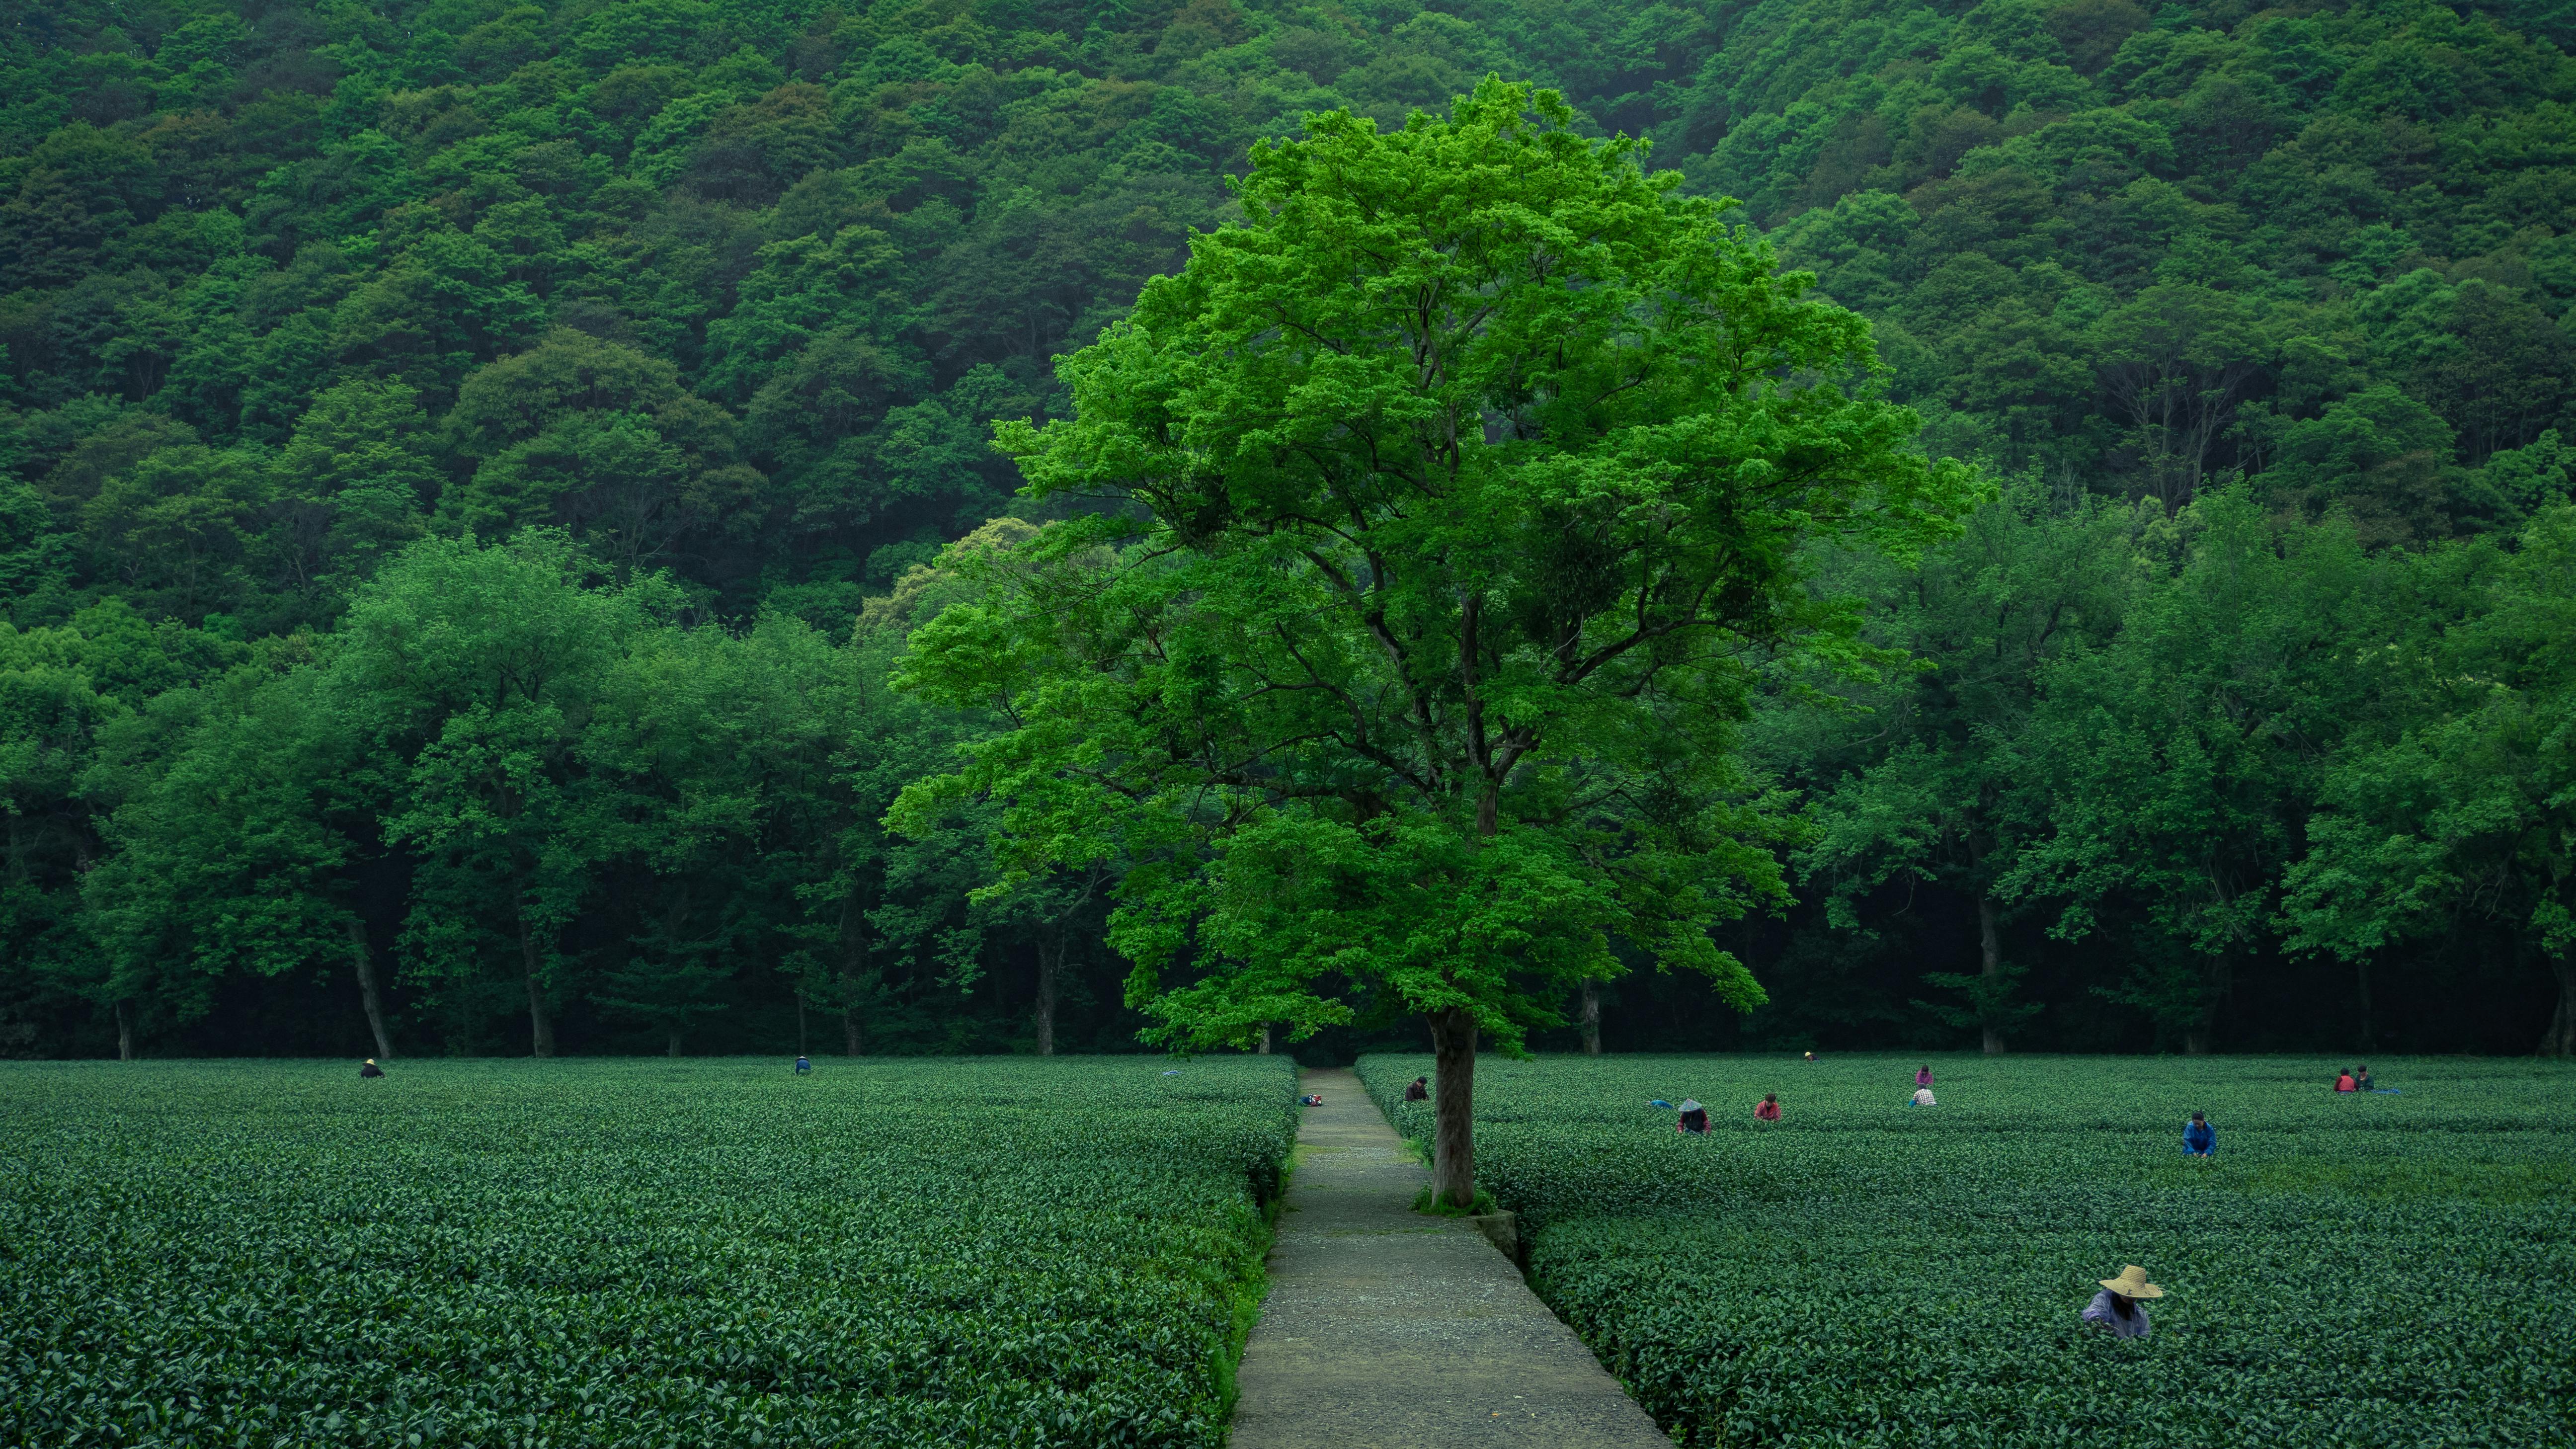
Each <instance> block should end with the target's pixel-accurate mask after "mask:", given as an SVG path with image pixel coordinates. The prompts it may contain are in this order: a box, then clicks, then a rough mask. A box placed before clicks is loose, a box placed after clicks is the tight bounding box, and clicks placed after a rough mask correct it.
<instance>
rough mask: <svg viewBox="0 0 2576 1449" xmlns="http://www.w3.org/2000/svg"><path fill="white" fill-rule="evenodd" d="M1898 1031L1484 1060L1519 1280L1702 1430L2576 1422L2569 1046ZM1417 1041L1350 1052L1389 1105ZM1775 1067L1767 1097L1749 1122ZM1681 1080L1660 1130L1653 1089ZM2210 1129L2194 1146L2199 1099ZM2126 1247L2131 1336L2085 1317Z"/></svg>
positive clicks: (2517, 1430) (1966, 1432) (1889, 1440)
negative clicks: (1950, 1051) (1845, 1043)
mask: <svg viewBox="0 0 2576 1449" xmlns="http://www.w3.org/2000/svg"><path fill="white" fill-rule="evenodd" d="M1925 1064H1926V1063H1925V1062H1924V1060H1923V1059H1921V1058H1905V1059H1897V1058H1892V1057H1878V1058H1842V1059H1832V1058H1829V1059H1826V1060H1824V1061H1820V1062H1817V1063H1814V1064H1809V1063H1805V1062H1801V1061H1798V1060H1795V1059H1788V1060H1779V1059H1769V1058H1750V1057H1613V1058H1604V1059H1599V1060H1584V1059H1570V1060H1561V1059H1548V1060H1545V1061H1529V1062H1509V1061H1495V1060H1488V1061H1484V1062H1480V1063H1479V1064H1478V1073H1477V1091H1478V1099H1479V1113H1478V1123H1477V1133H1476V1143H1477V1161H1478V1171H1479V1176H1480V1178H1481V1180H1482V1181H1483V1183H1484V1184H1485V1185H1486V1186H1488V1187H1489V1188H1490V1189H1491V1190H1492V1191H1493V1192H1494V1194H1495V1195H1496V1197H1497V1198H1498V1199H1499V1200H1500V1202H1501V1203H1502V1205H1504V1206H1506V1207H1510V1208H1514V1209H1517V1210H1519V1211H1520V1212H1521V1213H1523V1214H1524V1215H1525V1225H1526V1226H1527V1227H1529V1228H1530V1229H1532V1230H1533V1233H1532V1243H1531V1252H1530V1261H1531V1275H1532V1278H1533V1281H1534V1284H1535V1286H1536V1287H1537V1288H1538V1289H1539V1291H1540V1292H1541V1294H1542V1295H1543V1296H1545V1297H1546V1298H1547V1299H1548V1301H1549V1302H1550V1303H1551V1304H1552V1305H1553V1306H1554V1307H1555V1308H1556V1309H1557V1311H1558V1312H1559V1313H1561V1314H1562V1315H1564V1317H1565V1318H1566V1320H1567V1321H1568V1322H1569V1323H1571V1324H1572V1325H1573V1326H1574V1327H1575V1330H1576V1331H1577V1332H1578V1333H1580V1334H1581V1335H1582V1336H1583V1337H1584V1339H1585V1340H1586V1341H1587V1342H1588V1343H1590V1344H1591V1345H1592V1347H1593V1349H1594V1351H1595V1352H1596V1353H1598V1354H1599V1355H1600V1356H1601V1358H1602V1361H1603V1362H1604V1363H1606V1364H1608V1365H1609V1366H1610V1368H1611V1369H1612V1371H1613V1372H1615V1373H1617V1374H1618V1375H1619V1376H1620V1377H1621V1378H1622V1379H1623V1380H1624V1381H1625V1382H1626V1383H1627V1384H1628V1385H1629V1386H1630V1388H1631V1390H1632V1392H1634V1393H1635V1394H1636V1395H1637V1397H1638V1399H1639V1401H1640V1402H1641V1403H1643V1404H1644V1405H1645V1406H1646V1407H1647V1409H1648V1410H1649V1411H1650V1412H1651V1413H1653V1414H1654V1415H1655V1416H1656V1418H1657V1419H1658V1420H1659V1421H1660V1422H1661V1423H1663V1424H1665V1425H1666V1426H1668V1427H1673V1428H1676V1429H1677V1430H1678V1431H1679V1434H1680V1437H1681V1438H1682V1440H1683V1441H1684V1442H1686V1443H1689V1444H1694V1445H1719V1444H1724V1445H1728V1446H1743V1445H1791V1444H1796V1445H1808V1444H1817V1445H1821V1444H1834V1445H1890V1446H1893V1445H1923V1444H1942V1445H1953V1444H1955V1445H1966V1446H1998V1449H2002V1446H2010V1449H2024V1446H2040V1445H2061V1444H2063V1445H2073V1444H2104V1443H2117V1444H2123V1445H2138V1446H2153V1449H2167V1446H2171V1449H2180V1446H2209V1449H2220V1446H2228V1449H2233V1446H2241V1445H2250V1444H2261V1445H2265V1446H2285V1449H2360V1446H2378V1445H2386V1446H2392V1449H2394V1446H2401V1445H2402V1446H2418V1445H2495V1446H2507V1445H2513V1446H2522V1445H2544V1444H2555V1445H2568V1444H2576V1341H2571V1339H2570V1337H2569V1335H2568V1334H2567V1333H2566V1332H2565V1327H2564V1323H2565V1308H2566V1305H2567V1304H2568V1303H2569V1302H2570V1301H2576V1069H2571V1068H2570V1067H2568V1066H2563V1065H2556V1064H2545V1063H2544V1064H2535V1063H2531V1062H2498V1061H2467V1060H2458V1059H2442V1060H2423V1061H2387V1062H2379V1063H2374V1066H2375V1067H2376V1068H2377V1074H2378V1079H2379V1080H2380V1082H2381V1083H2383V1084H2386V1085H2392V1086H2395V1087H2397V1088H2398V1089H2399V1090H2398V1091H2396V1092H2394V1093H2386V1094H2374V1095H2370V1096H2363V1097H2353V1096H2340V1097H2339V1096H2337V1095H2336V1094H2335V1093H2333V1092H2332V1091H2331V1090H2330V1086H2331V1082H2332V1079H2333V1075H2334V1074H2333V1066H2334V1065H2335V1064H2333V1063H2327V1062H2322V1061H2306V1060H2300V1061H2285V1060H2280V1059H2244V1058H2198V1059H2185V1058H2165V1059H2126V1060H2106V1059H2098V1058H2095V1059H2069V1058H2031V1059H2023V1058H2002V1059H1985V1058H1935V1059H1932V1060H1931V1061H1930V1062H1929V1063H1928V1064H1929V1065H1930V1066H1932V1068H1933V1070H1934V1074H1935V1076H1936V1078H1937V1084H1936V1090H1937V1095H1938V1097H1939V1100H1940V1105H1939V1106H1937V1107H1934V1108H1930V1109H1918V1108H1911V1107H1907V1106H1905V1105H1903V1104H1904V1101H1905V1097H1906V1094H1907V1093H1908V1092H1910V1091H1911V1090H1912V1088H1913V1073H1914V1071H1915V1069H1916V1068H1917V1067H1918V1066H1921V1065H1925ZM1430 1066H1431V1063H1430V1061H1429V1060H1428V1059H1427V1058H1420V1057H1384V1058H1370V1059H1367V1060H1365V1061H1363V1062H1362V1063H1361V1068H1360V1071H1361V1077H1362V1080H1363V1081H1364V1082H1365V1083H1366V1084H1367V1085H1368V1087H1369V1089H1370V1092H1371V1094H1372V1095H1373V1096H1374V1097H1375V1098H1376V1099H1377V1100H1378V1101H1379V1102H1380V1103H1381V1105H1383V1106H1384V1107H1386V1109H1387V1110H1388V1112H1389V1114H1390V1116H1391V1117H1392V1118H1393V1120H1395V1122H1396V1123H1397V1126H1398V1128H1399V1130H1401V1131H1404V1132H1405V1133H1407V1135H1410V1136H1415V1137H1419V1138H1424V1139H1427V1138H1428V1137H1429V1135H1430V1114H1429V1111H1428V1110H1427V1107H1426V1105H1425V1104H1416V1103H1405V1102H1403V1101H1402V1100H1401V1097H1402V1093H1403V1087H1404V1084H1405V1083H1406V1082H1408V1081H1410V1080H1412V1078H1413V1077H1414V1076H1415V1075H1417V1074H1420V1073H1422V1072H1425V1071H1428V1070H1429V1069H1430ZM1765 1092H1776V1093H1778V1094H1779V1096H1780V1100H1781V1104H1782V1107H1783V1120H1782V1121H1781V1122H1779V1123H1777V1124H1769V1123H1757V1122H1755V1121H1754V1120H1753V1119H1752V1108H1753V1104H1754V1103H1756V1102H1758V1101H1759V1100H1760V1099H1761V1097H1762V1094H1764V1093H1765ZM1685 1096H1689V1097H1697V1098H1699V1099H1700V1100H1701V1101H1703V1102H1705V1103H1707V1104H1708V1105H1709V1107H1710V1110H1711V1115H1712V1117H1713V1118H1714V1119H1715V1125H1716V1131H1715V1132H1713V1133H1712V1134H1711V1135H1710V1136H1709V1137H1706V1138H1684V1137H1681V1136H1679V1135H1677V1134H1676V1133H1675V1132H1674V1131H1673V1118H1674V1114H1673V1113H1672V1112H1670V1111H1666V1110H1662V1109H1657V1108H1654V1107H1651V1106H1649V1105H1648V1103H1649V1101H1650V1100H1652V1099H1656V1098H1661V1099H1663V1100H1666V1101H1675V1102H1677V1101H1680V1100H1681V1099H1683V1098H1684V1097H1685ZM2194 1110H2198V1111H2203V1112H2206V1113H2208V1114H2209V1117H2210V1120H2211V1121H2212V1122H2213V1123H2214V1124H2216V1125H2217V1127H2218V1130H2219V1155H2218V1157H2217V1159H2216V1160H2215V1161H2213V1162H2208V1163H2193V1162H2185V1161H2184V1160H2183V1159H2182V1157H2181V1140H2180V1139H2181V1129H2182V1124H2183V1122H2184V1120H2185V1118H2186V1117H2187V1116H2188V1115H2189V1113H2190V1112H2192V1111H2194ZM2127 1263H2139V1264H2142V1265H2145V1266H2146V1267H2147V1268H2148V1269H2149V1270H2150V1274H2151V1276H2152V1277H2153V1278H2154V1279H2155V1280H2156V1281H2157V1282H2158V1283H2160V1284H2162V1285H2164V1286H2165V1288H2166V1289H2167V1290H2168V1294H2169V1296H2167V1297H2165V1298H2164V1299H2162V1300H2161V1301H2159V1302H2157V1303H2155V1304H2153V1305H2151V1312H2152V1314H2153V1319H2154V1324H2155V1332H2154V1333H2153V1335H2152V1336H2151V1337H2149V1338H2148V1339H2146V1340H2143V1341H2127V1342H2123V1341H2117V1340H2113V1339H2111V1338H2110V1337H2109V1336H2108V1335H2106V1334H2102V1333H2099V1332H2098V1331H2093V1330H2088V1329H2087V1328H2085V1327H2084V1326H2083V1325H2082V1324H2081V1323H2080V1322H2079V1321H2078V1318H2077V1314H2078V1312H2079V1311H2080V1310H2081V1309H2082V1307H2083V1305H2084V1303H2085V1302H2086V1300H2087V1299H2088V1298H2089V1297H2090V1296H2091V1294H2092V1293H2093V1291H2094V1286H2095V1285H2094V1280H2095V1279H2099V1278H2107V1277H2110V1276H2112V1275H2114V1274H2116V1273H2118V1272H2119V1271H2120V1268H2121V1267H2122V1265H2124V1264H2127Z"/></svg>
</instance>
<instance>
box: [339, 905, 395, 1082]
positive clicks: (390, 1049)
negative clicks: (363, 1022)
mask: <svg viewBox="0 0 2576 1449" xmlns="http://www.w3.org/2000/svg"><path fill="white" fill-rule="evenodd" d="M349 959H350V961H351V962H352V963H353V964H355V965H356V967H357V969H358V1004H359V1005H360V1006H362V1007H364V1008H366V1012H367V1030H369V1031H371V1032H373V1033H375V1037H376V1055H377V1056H378V1057H379V1058H381V1059H383V1060H385V1061H392V1060H393V1056H394V1039H393V1035H392V1034H391V1033H389V1032H387V1031H386V1030H385V1004H384V1001H383V1000H382V999H381V998H379V997H378V996H377V995H376V954H375V953H374V952H373V951H370V950H368V949H367V923H366V922H364V921H362V920H359V919H358V918H357V917H355V916H351V917H350V918H349Z"/></svg>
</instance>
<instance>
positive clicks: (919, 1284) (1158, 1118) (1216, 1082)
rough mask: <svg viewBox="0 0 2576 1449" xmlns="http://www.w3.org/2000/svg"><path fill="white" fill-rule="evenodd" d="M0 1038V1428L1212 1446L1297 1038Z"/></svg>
mask: <svg viewBox="0 0 2576 1449" xmlns="http://www.w3.org/2000/svg"><path fill="white" fill-rule="evenodd" d="M1169 1070H1171V1064H1170V1063H1169V1062H1167V1061H1165V1060H1161V1059H1155V1058H1123V1059H1120V1058H1110V1059H1095V1060H1091V1061H1080V1060H1057V1061H1048V1062H1041V1061H1035V1060H1030V1061H1014V1060H1008V1059H1005V1060H992V1059H985V1060H975V1061H946V1062H941V1061H920V1060H916V1061H909V1062H867V1063H842V1062H838V1061H827V1062H825V1063H824V1064H823V1065H822V1066H820V1067H819V1068H818V1069H817V1071H816V1072H815V1074H814V1075H812V1076H810V1077H795V1076H791V1075H790V1074H789V1073H788V1072H787V1070H786V1068H785V1067H784V1065H783V1064H773V1063H769V1062H742V1061H707V1062H682V1063H670V1064H664V1063H659V1062H634V1061H616V1062H605V1061H603V1062H579V1061H570V1062H553V1063H535V1062H426V1061H424V1062H409V1061H405V1062H397V1063H393V1064H392V1071H391V1074H390V1075H389V1076H387V1077H385V1078H384V1079H382V1080H379V1081H365V1082H362V1081H359V1080H357V1079H356V1078H355V1077H354V1076H353V1075H352V1074H351V1072H350V1071H349V1069H348V1068H346V1067H343V1066H339V1065H337V1064H333V1065H328V1066H325V1065H316V1064H284V1063H241V1064H218V1063H136V1064H122V1065H120V1064H115V1063H81V1064H63V1065H36V1064H0V1109H5V1110H0V1378H5V1379H6V1380H7V1382H8V1390H9V1391H8V1392H7V1393H6V1394H0V1442H5V1443H25V1444H46V1445H65V1446H68V1445H86V1444H142V1443H152V1444H170V1445H209V1446H212V1445H235V1444H246V1445H262V1446H266V1445H287V1444H297V1445H309V1444H319V1443H329V1444H333V1445H411V1444H421V1445H478V1446H500V1445H524V1446H536V1445H574V1444H581V1445H591V1444H635V1445H646V1444H653V1445H660V1444H668V1445H703V1444H712V1443H723V1444H738V1445H744V1444H796V1445H816V1444H867V1445H875V1444H883V1445H915V1444H923V1445H927V1444H974V1445H1029V1446H1037V1445H1103V1446H1107V1445H1156V1446H1162V1445H1169V1446H1211V1449H1212V1446H1215V1445H1217V1444H1219V1443H1220V1442H1222V1439H1223V1435H1224V1421H1225V1413H1226V1409H1227V1407H1228V1406H1227V1404H1226V1402H1225V1393H1226V1390H1225V1385H1226V1383H1227V1381H1228V1375H1229V1373H1230V1364H1231V1355H1232V1354H1234V1353H1235V1352H1238V1351H1239V1347H1240V1340H1241V1332H1242V1329H1243V1327H1244V1325H1245V1323H1246V1322H1247V1321H1248V1318H1249V1314H1250V1313H1251V1311H1252V1309H1253V1308H1254V1306H1255V1305H1257V1302H1258V1293H1259V1288H1260V1263H1261V1258H1262V1254H1263V1252H1264V1250H1265V1248H1266V1246H1267V1242H1268V1233H1267V1229H1266V1227H1265V1225H1264V1222H1263V1219H1262V1216H1261V1213H1260V1211H1259V1198H1260V1197H1261V1196H1263V1195H1264V1194H1265V1193H1266V1192H1267V1191H1269V1190H1272V1189H1275V1186H1276V1183H1277V1173H1278V1169H1279V1165H1280V1163H1281V1162H1282V1161H1283V1159H1284V1158H1285V1157H1286V1155H1287V1152H1288V1149H1289V1147H1290V1145H1291V1144H1292V1142H1293V1141H1294V1138H1295V1133H1296V1127H1297V1123H1296V1108H1295V1106H1294V1091H1295V1088H1294V1083H1293V1078H1292V1077H1291V1075H1290V1072H1289V1068H1288V1064H1287V1062H1286V1060H1285V1059H1284V1058H1277V1059H1260V1058H1244V1059H1218V1060H1207V1061H1197V1062H1191V1063H1188V1064H1186V1066H1184V1067H1183V1068H1182V1069H1181V1070H1180V1072H1179V1074H1178V1075H1165V1074H1164V1073H1166V1072H1167V1071H1169Z"/></svg>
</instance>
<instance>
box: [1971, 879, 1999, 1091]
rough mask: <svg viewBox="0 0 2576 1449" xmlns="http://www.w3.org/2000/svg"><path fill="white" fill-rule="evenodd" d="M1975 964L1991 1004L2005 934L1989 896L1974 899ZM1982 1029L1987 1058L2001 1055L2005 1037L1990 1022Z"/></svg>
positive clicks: (1997, 977)
mask: <svg viewBox="0 0 2576 1449" xmlns="http://www.w3.org/2000/svg"><path fill="white" fill-rule="evenodd" d="M1977 962H1978V965H1977V972H1978V974H1979V975H1981V976H1983V977H1985V978H1986V989H1987V991H1988V993H1989V995H1988V997H1987V999H1988V1000H1989V1001H1990V1002H1992V1001H1993V1000H1994V998H1993V996H1992V994H1991V993H1992V992H1993V991H1994V990H1995V989H1996V988H1997V987H1999V986H2001V985H2002V984H2003V983H2002V979H2001V978H2002V976H2003V974H2004V935H2003V931H2002V930H2001V929H2000V928H1999V927H1998V926H1997V924H1996V921H1995V902H1994V898H1993V897H1991V896H1983V895H1981V896H1979V897H1977ZM1995 1004H1997V1005H2000V1004H2001V1003H1999V1002H1997V1003H1995ZM1984 1030H1985V1037H1986V1040H1985V1050H1986V1055H1987V1056H1990V1057H1999V1056H2002V1055H2003V1054H2004V1034H2003V1033H2002V1032H2001V1031H1998V1030H1997V1029H1996V1028H1995V1025H1994V1023H1993V1022H1987V1023H1985V1027H1984Z"/></svg>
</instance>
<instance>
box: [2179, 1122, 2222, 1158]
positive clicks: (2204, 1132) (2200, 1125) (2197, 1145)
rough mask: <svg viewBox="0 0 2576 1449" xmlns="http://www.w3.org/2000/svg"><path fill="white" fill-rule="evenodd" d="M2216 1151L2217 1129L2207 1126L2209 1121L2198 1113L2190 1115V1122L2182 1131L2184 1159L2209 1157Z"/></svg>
mask: <svg viewBox="0 0 2576 1449" xmlns="http://www.w3.org/2000/svg"><path fill="white" fill-rule="evenodd" d="M2217 1151H2218V1129H2217V1128H2215V1127H2212V1126H2210V1125H2209V1119H2208V1118H2207V1117H2204V1116H2202V1115H2201V1114H2199V1113H2198V1112H2194V1113H2192V1114H2191V1121H2190V1122H2188V1123H2186V1124H2185V1125H2184V1127H2183V1129H2182V1155H2183V1156H2185V1157H2209V1156H2212V1155H2214V1154H2216V1153H2217Z"/></svg>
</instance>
